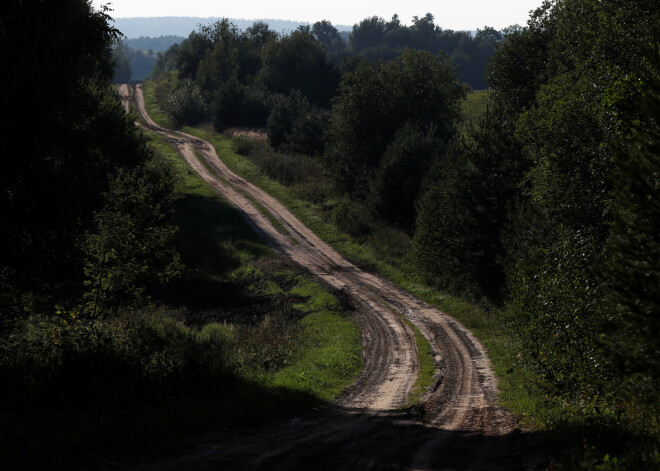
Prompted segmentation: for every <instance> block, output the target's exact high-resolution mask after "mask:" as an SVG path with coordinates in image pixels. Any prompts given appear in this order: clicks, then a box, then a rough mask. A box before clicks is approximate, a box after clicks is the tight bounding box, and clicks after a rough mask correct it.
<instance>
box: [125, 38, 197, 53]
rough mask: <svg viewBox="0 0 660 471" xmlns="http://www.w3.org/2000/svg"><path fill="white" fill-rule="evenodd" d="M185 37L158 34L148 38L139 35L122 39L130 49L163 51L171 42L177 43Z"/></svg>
mask: <svg viewBox="0 0 660 471" xmlns="http://www.w3.org/2000/svg"><path fill="white" fill-rule="evenodd" d="M184 39H185V37H184V36H159V37H157V38H150V37H145V36H140V37H139V38H131V39H124V41H123V43H124V44H125V45H126V46H127V47H130V48H132V49H137V50H139V51H148V50H149V49H151V50H152V51H154V52H165V51H167V50H168V49H169V48H170V46H171V45H172V44H178V43H180V42H181V41H183V40H184Z"/></svg>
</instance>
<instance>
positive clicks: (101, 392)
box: [0, 312, 237, 409]
mask: <svg viewBox="0 0 660 471" xmlns="http://www.w3.org/2000/svg"><path fill="white" fill-rule="evenodd" d="M58 315H59V317H55V318H47V317H33V318H31V319H30V320H29V321H27V322H26V323H25V324H24V325H23V326H21V328H20V329H17V330H16V332H15V333H14V334H12V335H11V336H10V337H9V339H8V340H7V341H6V342H2V343H1V344H0V381H2V384H3V385H4V386H5V387H3V388H2V391H1V392H0V398H1V399H2V404H4V405H9V406H11V407H16V406H20V405H22V404H25V405H29V407H30V408H36V409H38V408H39V406H38V404H42V405H43V406H44V407H52V406H53V404H68V403H71V404H78V405H80V404H90V405H91V404H96V403H98V402H99V401H100V402H120V403H121V402H124V401H127V400H133V399H138V400H153V399H154V398H157V397H162V396H163V395H165V394H167V393H170V392H181V391H185V390H197V391H201V392H203V391H210V390H217V389H218V388H219V387H222V386H223V385H224V384H225V383H226V379H227V378H228V376H229V375H231V373H232V372H233V371H234V370H235V368H236V366H237V356H236V348H235V344H236V342H235V338H234V333H233V331H232V330H231V328H229V327H227V326H224V325H220V324H209V325H207V326H205V327H204V328H203V329H202V330H201V331H198V330H193V329H190V328H188V327H186V326H185V325H183V324H182V323H181V322H180V321H177V320H175V319H174V318H171V317H167V316H165V315H161V314H154V313H152V314H140V313H131V317H130V319H126V318H123V319H117V320H114V321H112V322H110V323H96V324H95V325H92V324H90V323H88V322H83V321H81V320H80V318H79V316H78V315H77V314H76V313H75V312H59V313H58Z"/></svg>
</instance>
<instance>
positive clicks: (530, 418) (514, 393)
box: [144, 82, 552, 428]
mask: <svg viewBox="0 0 660 471" xmlns="http://www.w3.org/2000/svg"><path fill="white" fill-rule="evenodd" d="M144 92H145V100H146V106H147V110H148V112H149V113H150V114H151V116H152V118H153V119H154V120H155V121H157V122H159V123H161V124H163V125H167V124H168V122H167V118H166V117H165V116H164V115H163V113H162V112H161V111H160V109H159V107H158V106H157V104H156V101H155V97H154V93H153V83H150V82H147V83H145V85H144ZM484 96H485V92H478V93H477V94H476V95H475V96H474V97H473V98H472V100H470V99H469V98H468V102H467V103H466V104H465V105H464V106H465V108H466V110H467V111H466V113H468V115H469V116H470V117H472V119H476V116H477V115H478V114H479V113H481V112H482V111H483V110H481V108H483V107H484V104H483V101H484V100H483V98H484ZM182 130H183V131H184V132H187V133H189V134H192V135H195V136H197V137H200V138H202V139H205V140H207V141H209V142H211V144H213V145H214V147H215V148H216V151H217V152H218V155H219V156H221V158H222V159H223V161H224V162H225V164H226V165H227V166H228V167H229V168H230V169H231V170H232V171H234V172H235V173H237V174H238V175H240V176H242V177H243V178H245V179H246V180H248V181H250V182H251V183H253V184H255V185H257V186H259V187H260V188H262V189H263V190H265V191H267V192H268V193H269V194H271V195H272V196H274V197H276V198H277V199H278V200H279V201H280V202H281V203H283V204H284V205H285V206H286V207H287V208H289V210H290V211H291V212H292V213H293V214H294V215H295V216H296V217H298V218H299V219H300V220H301V221H302V222H303V223H304V224H306V225H307V226H308V227H309V228H310V229H311V230H313V231H314V232H315V233H316V234H317V235H318V236H319V237H321V238H322V239H323V240H324V241H325V242H327V243H329V244H330V245H332V246H333V247H335V248H336V249H337V250H338V251H339V252H340V253H341V254H342V255H343V256H345V257H346V258H347V259H349V260H350V261H351V262H353V263H355V264H356V265H358V266H360V267H361V268H363V269H366V270H370V271H374V272H377V273H379V274H380V275H381V276H384V277H385V278H387V279H389V280H390V281H392V282H393V283H395V284H396V285H398V286H399V287H401V288H403V289H404V290H406V291H408V292H410V293H411V294H413V295H415V296H417V297H418V298H420V299H422V300H424V301H426V302H428V303H429V304H431V305H434V306H436V307H438V308H439V309H441V310H443V311H444V312H447V313H448V314H450V315H451V316H453V317H454V318H456V319H457V320H458V321H460V322H461V323H462V324H463V325H465V326H466V327H467V328H468V329H470V330H471V331H472V332H473V333H474V335H475V336H476V337H477V338H479V339H480V341H481V342H482V343H483V344H484V346H485V347H486V348H487V349H488V351H489V356H490V358H491V361H492V363H493V366H494V370H495V374H496V376H497V378H498V386H499V389H500V396H499V399H500V402H501V403H502V404H503V405H505V406H506V407H508V408H509V409H511V410H512V411H514V412H515V413H517V414H519V415H520V416H522V417H523V418H524V419H525V423H526V424H527V425H528V426H529V427H531V428H541V427H542V426H543V424H544V423H545V422H546V421H547V419H548V414H552V411H551V410H549V409H547V408H545V407H544V406H543V404H544V401H545V399H544V398H543V397H542V395H541V394H540V393H539V394H535V392H534V391H533V390H530V388H528V387H527V385H528V384H529V383H530V382H531V381H532V379H533V374H532V372H530V371H527V370H525V369H524V368H521V367H518V365H517V363H518V362H517V358H516V352H517V351H518V350H517V348H516V346H515V345H512V344H511V340H510V339H509V338H508V337H506V336H505V335H502V333H501V326H500V325H499V322H498V320H497V318H496V314H495V313H494V312H493V311H489V310H486V309H483V308H481V307H479V306H476V305H474V304H472V303H469V302H467V301H465V300H462V299H459V298H456V297H454V296H451V295H448V294H446V293H442V292H438V291H436V290H434V289H432V288H430V287H428V286H426V285H424V284H423V283H421V282H420V281H419V280H418V279H417V278H416V276H415V274H414V270H413V268H412V267H411V266H410V265H409V264H408V263H407V261H406V257H405V256H404V257H401V256H399V254H390V253H387V252H388V247H387V246H386V247H385V251H383V246H382V245H378V244H370V243H361V242H359V241H357V240H356V239H355V238H352V237H350V236H349V235H347V234H345V233H343V232H342V231H341V230H339V229H338V228H337V227H336V226H334V225H333V224H331V223H330V222H329V221H327V220H326V219H324V217H323V213H324V208H322V204H314V203H311V202H309V201H303V200H300V199H298V198H296V197H295V196H294V195H293V194H292V192H291V191H289V190H288V188H287V187H285V186H284V185H282V184H280V183H278V182H276V181H274V180H272V179H270V178H268V177H267V176H265V175H264V174H263V172H262V171H261V170H260V169H259V168H258V167H257V166H256V165H255V164H253V163H252V162H251V161H250V160H249V159H248V158H246V157H243V156H241V155H239V154H237V153H236V152H234V144H233V142H232V140H231V139H230V138H228V137H226V136H224V135H222V134H218V133H216V132H214V131H213V130H212V129H211V128H210V127H208V126H207V127H198V128H192V127H184V128H183V129H182ZM404 251H405V250H404Z"/></svg>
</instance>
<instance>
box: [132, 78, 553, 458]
mask: <svg viewBox="0 0 660 471" xmlns="http://www.w3.org/2000/svg"><path fill="white" fill-rule="evenodd" d="M119 93H120V97H121V99H122V102H123V104H124V106H125V108H126V109H127V110H128V109H129V106H130V104H131V103H132V104H133V105H134V108H135V110H136V112H137V113H138V114H139V115H140V117H141V118H142V119H143V120H144V121H145V123H146V124H144V126H145V127H146V128H147V129H149V130H151V131H153V132H156V133H158V134H159V135H161V136H163V137H164V138H165V139H167V140H168V141H169V142H170V143H171V144H172V145H173V146H174V147H175V148H176V149H177V150H178V151H179V153H180V154H181V155H182V156H183V158H184V159H185V160H186V162H188V164H189V165H190V166H191V167H192V168H193V169H194V170H195V172H197V173H198V174H199V175H200V176H201V177H202V178H203V179H204V180H205V181H206V182H207V183H208V184H209V185H211V186H212V187H213V188H214V189H215V190H216V191H218V192H219V193H220V194H222V195H223V196H224V197H225V198H226V199H228V200H229V201H230V202H232V203H233V204H234V205H235V206H236V207H237V208H238V209H239V210H240V211H241V212H242V213H243V215H244V217H245V219H246V220H247V221H248V223H249V224H250V225H251V226H252V228H253V229H254V230H255V231H256V232H257V233H258V234H259V235H260V236H261V237H263V238H264V240H266V241H267V243H268V244H269V245H270V246H271V247H272V248H273V249H275V250H276V251H278V252H279V253H280V254H281V255H282V256H283V257H286V258H288V259H290V260H291V261H293V262H294V263H296V264H298V265H300V266H302V267H304V268H305V269H307V270H308V271H309V272H310V273H311V274H312V275H313V276H315V277H317V278H318V279H320V280H321V281H322V282H323V283H325V284H326V285H328V286H330V287H332V288H334V289H337V290H342V291H343V292H344V293H346V294H347V295H348V296H349V297H350V298H351V300H352V302H353V303H354V304H355V305H356V306H357V307H358V308H359V314H358V315H357V321H358V322H359V323H360V326H361V328H362V332H363V341H364V363H365V367H364V370H363V371H362V373H361V374H360V376H359V377H358V378H357V380H356V382H355V383H354V384H353V385H352V386H351V387H349V388H348V390H347V391H345V392H344V394H342V395H341V396H340V397H339V398H338V399H337V400H336V401H335V402H334V403H333V404H332V405H329V406H327V407H324V408H322V409H320V410H315V411H310V412H308V413H306V414H303V415H301V416H299V417H295V418H293V419H290V420H288V421H285V422H279V423H276V424H272V425H269V426H266V427H263V428H261V429H258V430H247V431H231V432H230V431H227V432H219V433H215V434H210V435H206V436H203V437H196V438H194V439H191V440H190V441H189V442H188V443H186V444H184V445H182V449H184V450H186V451H185V452H182V453H164V454H163V455H159V456H156V457H154V456H151V457H148V458H142V459H140V460H138V462H136V463H131V464H130V466H129V465H128V464H126V465H125V466H126V467H132V468H135V469H200V470H201V469H264V470H271V469H275V470H279V469H328V470H337V469H350V470H353V469H359V470H363V469H406V470H431V469H442V470H445V469H460V470H463V469H465V470H467V469H470V470H477V469H484V470H486V469H488V470H490V469H506V470H509V469H544V468H545V466H544V464H543V463H544V458H543V456H542V454H541V453H539V452H537V451H535V446H534V443H535V442H534V440H533V439H531V438H530V437H528V436H526V435H525V434H523V433H521V432H520V431H519V429H518V428H517V427H518V424H517V421H516V420H515V418H514V417H512V416H511V415H510V414H509V413H508V412H507V411H506V410H504V409H503V408H501V407H499V406H498V405H497V404H496V402H495V401H496V396H497V389H496V381H495V376H494V374H493V371H492V367H491V364H490V361H489V359H488V356H487V354H486V351H485V349H484V347H483V346H482V345H481V343H480V342H479V341H478V340H477V339H476V338H474V336H473V335H472V334H471V333H470V332H469V331H468V330H467V329H465V328H464V327H463V326H462V325H460V324H459V323H458V322H456V321H455V320H453V319H452V318H451V317H449V316H447V315H446V314H444V313H443V312H441V311H439V310H437V309H435V308H433V307H431V306H429V305H428V304H426V303H424V302H422V301H420V300H418V299H416V298H414V297H413V296H411V295H410V294H408V293H406V292H404V291H402V290H401V289H399V288H398V287H396V286H394V285H393V284H391V283H390V282H388V281H386V280H384V279H382V278H380V277H378V276H376V275H373V274H369V273H366V272H363V271H361V270H360V269H359V268H357V267H356V266H354V265H353V264H351V263H350V262H348V261H347V260H345V259H344V258H343V257H342V256H341V255H340V254H339V253H338V252H337V251H335V250H334V249H333V248H332V247H330V246H329V245H327V244H326V243H325V242H323V241H322V240H321V239H319V238H318V237H317V236H316V235H315V234H314V233H313V232H312V231H311V230H309V229H308V228H307V227H306V226H305V225H303V224H302V223H301V222H300V221H299V220H298V219H297V218H296V217H294V216H293V215H292V214H291V213H290V212H289V210H288V209H287V208H285V207H284V206H283V205H282V204H281V203H279V202H278V201H277V200H276V199H275V198H273V197H271V196H270V195H269V194H267V193H265V192H264V191H262V190H261V189H259V188H257V187H256V186H254V185H252V184H250V183H249V182H247V181H246V180H244V179H242V178H241V177H239V176H237V175H235V174H234V173H232V172H231V171H230V170H229V169H228V168H227V167H226V166H225V164H224V163H223V162H222V161H221V160H220V159H219V158H218V156H217V154H216V151H215V149H214V148H213V146H212V145H211V144H210V143H208V142H206V141H204V140H202V139H199V138H196V137H194V136H191V135H189V134H186V133H183V132H178V131H172V130H169V129H165V128H163V127H161V126H160V125H158V124H156V123H155V122H154V121H153V120H152V119H151V118H150V117H149V115H148V114H147V112H146V109H145V106H144V97H143V93H142V88H141V85H137V86H134V87H133V86H128V85H121V86H119ZM201 159H203V160H204V161H205V164H204V165H203V164H202V163H201ZM251 199H252V200H256V201H258V202H259V203H261V205H262V206H263V207H264V208H266V210H267V211H268V212H269V213H270V214H271V215H272V217H273V218H275V219H276V220H277V221H279V223H281V225H282V226H283V227H284V228H285V229H286V232H288V235H284V234H282V233H281V232H278V230H276V229H275V227H273V225H272V224H271V222H270V221H269V219H268V218H266V217H265V216H264V215H263V214H262V212H260V211H259V210H258V209H257V208H256V207H255V206H254V205H253V203H252V202H251ZM280 230H281V229H280ZM282 232H285V231H282ZM401 315H404V316H405V317H407V318H408V319H409V320H410V321H412V322H413V323H414V324H415V325H416V326H417V327H418V328H419V329H420V330H421V332H422V334H423V335H424V336H425V337H426V338H427V339H428V341H429V343H430V345H431V349H432V352H433V355H434V357H435V367H436V376H435V381H434V384H433V386H432V387H431V388H430V390H429V391H428V392H427V393H426V395H425V397H424V398H423V400H422V402H421V403H420V404H418V405H417V406H415V407H413V408H412V409H407V410H402V409H401V407H402V406H404V405H405V404H406V401H407V399H408V396H409V394H410V392H411V391H412V389H413V387H414V384H415V381H416V379H417V373H418V361H417V350H416V345H415V340H414V333H413V332H412V330H411V329H410V328H409V327H408V325H407V324H406V323H405V322H404V321H403V320H402V319H401Z"/></svg>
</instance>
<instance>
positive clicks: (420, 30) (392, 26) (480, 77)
mask: <svg viewBox="0 0 660 471" xmlns="http://www.w3.org/2000/svg"><path fill="white" fill-rule="evenodd" d="M434 20H435V19H434V17H433V15H431V14H430V13H427V14H426V15H425V16H423V17H421V18H420V17H417V16H415V17H414V18H413V24H412V25H411V26H406V25H403V24H401V20H400V18H399V16H398V15H394V16H393V17H392V19H391V20H390V21H385V20H384V19H383V18H379V17H377V16H373V17H371V18H365V19H364V20H362V21H361V22H360V23H359V24H356V25H355V26H353V31H352V32H351V34H350V36H349V37H350V39H349V48H350V50H351V51H352V52H354V53H357V54H359V55H360V56H362V57H366V58H369V59H371V60H376V59H388V60H391V59H394V58H396V57H398V56H399V55H400V54H401V53H402V52H403V51H404V50H406V49H414V50H421V51H429V52H431V53H433V54H438V53H440V52H443V53H445V54H447V56H449V57H450V58H451V61H452V64H454V65H456V66H458V75H459V77H460V78H461V80H463V81H464V82H465V83H466V84H468V85H469V86H470V87H472V88H474V89H478V90H481V89H484V88H486V84H485V83H484V69H485V66H486V62H487V61H488V58H489V57H490V56H492V54H493V52H494V50H495V45H496V44H497V43H499V42H500V41H501V40H502V37H503V34H502V32H500V31H497V30H495V29H493V28H491V27H489V26H486V27H485V28H484V29H483V30H477V34H476V36H475V37H472V36H471V34H470V33H468V32H465V31H452V30H443V29H442V28H441V27H440V26H438V25H436V24H435V23H434Z"/></svg>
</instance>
